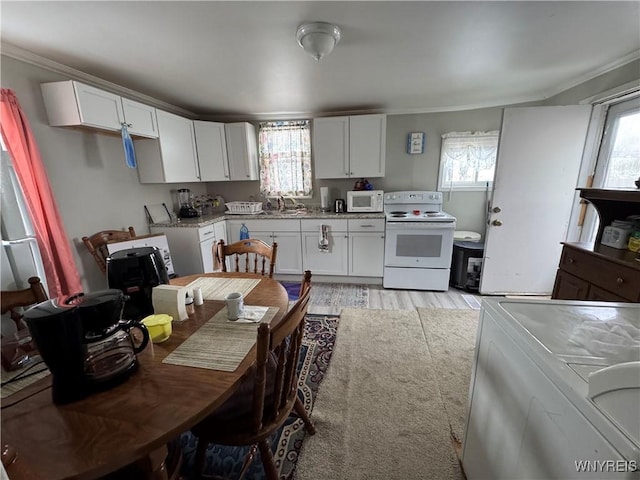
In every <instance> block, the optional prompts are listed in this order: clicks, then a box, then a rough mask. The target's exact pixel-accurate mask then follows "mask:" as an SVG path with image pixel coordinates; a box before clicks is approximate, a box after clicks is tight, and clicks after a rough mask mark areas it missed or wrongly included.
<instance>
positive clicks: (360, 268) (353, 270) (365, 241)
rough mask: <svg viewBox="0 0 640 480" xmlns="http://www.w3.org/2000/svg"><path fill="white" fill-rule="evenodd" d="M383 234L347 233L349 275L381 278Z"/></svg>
mask: <svg viewBox="0 0 640 480" xmlns="http://www.w3.org/2000/svg"><path fill="white" fill-rule="evenodd" d="M383 264H384V233H382V232H376V233H361V232H357V233H353V232H349V275H357V276H362V277H382V269H383Z"/></svg>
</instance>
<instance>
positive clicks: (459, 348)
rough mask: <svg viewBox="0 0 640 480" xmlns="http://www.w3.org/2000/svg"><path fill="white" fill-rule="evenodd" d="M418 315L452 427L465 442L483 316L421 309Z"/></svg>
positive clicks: (459, 311) (455, 435) (458, 437)
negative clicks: (471, 384) (475, 357)
mask: <svg viewBox="0 0 640 480" xmlns="http://www.w3.org/2000/svg"><path fill="white" fill-rule="evenodd" d="M418 313H419V315H420V321H421V322H422V327H423V328H424V333H425V336H426V337H427V344H428V345H429V352H430V353H431V358H432V361H433V368H434V373H435V375H436V379H437V381H438V386H439V388H440V392H441V393H442V400H443V402H444V408H445V410H446V412H447V418H448V419H449V423H450V424H451V433H452V434H453V436H454V438H455V439H456V440H457V441H458V442H461V441H462V439H463V437H464V425H465V419H466V414H467V398H468V393H469V382H470V380H471V369H472V366H473V354H474V351H475V342H476V331H477V329H478V318H479V316H480V312H479V311H478V310H453V309H446V310H445V309H440V308H419V309H418Z"/></svg>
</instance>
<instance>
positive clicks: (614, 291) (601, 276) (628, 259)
mask: <svg viewBox="0 0 640 480" xmlns="http://www.w3.org/2000/svg"><path fill="white" fill-rule="evenodd" d="M579 190H580V196H581V197H582V198H584V199H585V200H588V201H589V202H591V203H592V204H593V206H594V207H595V208H596V210H597V211H598V215H599V216H600V226H599V228H598V233H597V235H596V240H595V242H594V243H593V244H588V243H564V244H563V245H564V247H563V249H562V256H561V258H560V265H559V266H558V272H557V274H556V281H555V285H554V287H553V293H552V295H551V298H554V299H560V300H594V301H605V302H640V257H639V256H638V254H637V253H636V252H632V251H630V250H619V249H616V248H611V247H607V246H605V245H601V244H600V239H601V238H602V231H603V230H604V227H606V226H607V225H610V224H611V222H612V221H613V220H623V219H625V218H626V217H628V216H629V215H640V191H639V190H603V189H596V188H582V189H579Z"/></svg>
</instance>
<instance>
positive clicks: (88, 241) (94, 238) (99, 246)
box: [82, 227, 136, 274]
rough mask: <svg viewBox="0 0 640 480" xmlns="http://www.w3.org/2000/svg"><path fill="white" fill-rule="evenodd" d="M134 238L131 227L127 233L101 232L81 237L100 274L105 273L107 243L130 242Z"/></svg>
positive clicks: (134, 233)
mask: <svg viewBox="0 0 640 480" xmlns="http://www.w3.org/2000/svg"><path fill="white" fill-rule="evenodd" d="M135 237H136V231H135V230H134V228H133V227H129V230H128V231H123V230H103V231H101V232H98V233H94V234H93V235H91V236H90V237H82V242H83V243H84V244H85V246H86V247H87V250H89V253H90V254H91V255H92V256H93V258H94V260H95V261H96V263H97V264H98V267H99V268H100V270H102V273H105V274H106V273H107V257H108V256H109V251H108V250H107V243H113V242H122V241H125V240H131V239H132V238H135Z"/></svg>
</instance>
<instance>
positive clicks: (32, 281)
mask: <svg viewBox="0 0 640 480" xmlns="http://www.w3.org/2000/svg"><path fill="white" fill-rule="evenodd" d="M28 282H29V288H25V289H22V290H2V292H0V313H2V315H4V314H5V313H7V312H9V316H10V317H11V319H12V320H13V321H14V322H15V324H16V327H17V328H18V330H22V329H24V328H26V325H24V323H23V322H22V312H21V311H20V310H18V308H19V307H28V306H31V305H34V304H36V303H41V302H44V301H45V300H47V299H48V297H47V293H46V292H45V291H44V286H43V285H42V282H41V281H40V277H31V278H29V280H28Z"/></svg>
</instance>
